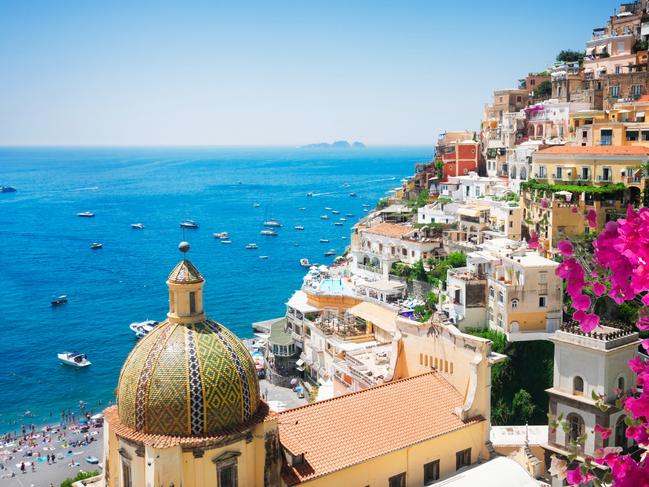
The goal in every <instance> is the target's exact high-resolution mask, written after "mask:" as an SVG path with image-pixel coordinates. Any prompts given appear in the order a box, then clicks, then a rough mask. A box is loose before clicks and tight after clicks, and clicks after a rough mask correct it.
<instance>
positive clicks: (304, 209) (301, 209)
mask: <svg viewBox="0 0 649 487" xmlns="http://www.w3.org/2000/svg"><path fill="white" fill-rule="evenodd" d="M298 210H300V211H306V208H298Z"/></svg>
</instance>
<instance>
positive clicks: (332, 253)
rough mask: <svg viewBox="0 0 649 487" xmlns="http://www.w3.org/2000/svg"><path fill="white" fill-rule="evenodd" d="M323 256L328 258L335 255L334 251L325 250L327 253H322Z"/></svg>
mask: <svg viewBox="0 0 649 487" xmlns="http://www.w3.org/2000/svg"><path fill="white" fill-rule="evenodd" d="M324 255H325V257H330V256H332V255H336V251H335V250H333V249H332V250H327V251H326V252H325V253H324Z"/></svg>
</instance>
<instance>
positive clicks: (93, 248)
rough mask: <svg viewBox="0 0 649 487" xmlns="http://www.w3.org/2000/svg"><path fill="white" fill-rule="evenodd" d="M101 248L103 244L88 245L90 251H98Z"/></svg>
mask: <svg viewBox="0 0 649 487" xmlns="http://www.w3.org/2000/svg"><path fill="white" fill-rule="evenodd" d="M103 246H104V244H103V243H99V242H93V243H91V244H90V248H91V249H92V250H97V249H100V248H102V247H103Z"/></svg>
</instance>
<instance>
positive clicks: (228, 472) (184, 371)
mask: <svg viewBox="0 0 649 487" xmlns="http://www.w3.org/2000/svg"><path fill="white" fill-rule="evenodd" d="M179 248H180V250H181V251H182V252H187V251H188V250H189V244H187V243H185V242H183V243H182V244H181V245H180V247H179ZM167 285H168V287H169V313H168V314H167V320H165V321H164V322H162V323H161V324H159V325H158V326H157V327H156V328H155V329H154V330H153V331H152V332H151V333H149V334H148V335H146V336H145V337H144V338H143V339H141V340H140V341H139V342H138V344H137V345H136V346H135V347H134V348H133V350H132V352H131V353H130V355H129V356H128V358H127V359H126V361H125V363H124V366H123V368H122V372H121V375H120V378H119V383H118V387H117V405H116V406H111V407H109V408H108V409H106V411H105V418H106V423H105V432H104V447H105V453H104V455H105V458H104V472H103V474H102V475H101V476H100V477H98V478H96V479H93V483H92V484H91V485H96V486H101V485H107V486H110V487H135V486H138V487H139V486H147V487H163V486H164V487H171V486H183V487H208V486H218V487H237V486H239V487H243V486H246V487H256V486H258V487H262V486H263V487H275V486H276V487H280V486H288V485H296V484H305V485H314V486H316V485H327V486H330V485H341V486H359V487H363V486H368V485H369V486H386V487H406V486H421V485H424V484H426V485H427V484H428V483H430V482H433V481H435V480H438V479H443V478H445V477H449V476H453V475H454V473H455V472H456V471H457V470H459V469H463V470H462V471H464V469H466V468H469V467H470V466H472V465H474V464H476V462H479V461H482V460H488V459H489V458H490V456H491V453H490V449H489V448H488V444H489V443H488V441H489V419H488V418H489V414H490V411H489V398H490V368H491V364H492V363H495V362H496V361H497V360H499V358H498V357H497V354H493V353H492V352H491V342H489V341H488V340H484V339H481V338H477V337H471V336H468V335H464V334H462V333H461V332H459V330H457V329H456V328H455V327H454V326H452V325H442V324H432V323H426V324H422V323H417V322H413V321H410V320H407V319H402V318H398V319H397V322H398V323H397V324H396V326H397V328H398V330H396V333H397V341H398V342H399V344H398V347H399V349H400V356H401V358H400V363H399V366H398V371H399V374H398V375H396V377H406V378H404V379H402V380H394V381H391V382H387V383H385V384H382V385H379V386H376V387H370V388H368V389H365V390H363V391H360V392H356V393H353V394H348V395H345V396H340V397H337V398H334V399H330V400H327V401H322V402H319V403H315V404H310V405H306V406H302V407H299V408H296V409H292V410H288V411H285V412H282V413H279V414H276V413H272V412H270V411H269V409H268V406H267V404H266V403H265V402H264V401H263V400H262V399H261V398H260V394H259V384H258V380H257V375H256V371H255V366H254V363H253V361H252V358H251V356H250V355H249V353H248V352H247V350H246V348H245V346H244V345H243V343H242V342H241V341H240V340H239V339H238V338H237V337H236V336H235V335H234V334H233V333H231V332H230V331H229V330H228V329H227V328H226V327H224V326H223V325H221V324H219V323H217V322H215V321H212V320H210V319H208V318H207V317H206V316H205V313H204V311H203V286H204V279H203V277H202V276H201V274H200V273H199V272H198V270H197V269H196V267H194V265H193V264H192V263H191V262H190V261H189V260H187V259H186V258H184V259H183V260H182V261H181V262H180V263H179V264H178V265H177V266H176V267H175V268H174V269H173V271H172V272H171V274H170V275H169V278H168V280H167ZM361 311H362V310H361ZM378 321H380V320H377V322H378ZM402 334H403V336H402ZM500 358H503V357H502V356H500ZM516 468H518V467H516ZM519 470H520V469H519ZM490 485H494V486H495V485H501V484H496V483H491V484H490ZM508 485H509V484H508ZM516 485H517V486H519V485H529V484H527V483H525V484H523V483H516Z"/></svg>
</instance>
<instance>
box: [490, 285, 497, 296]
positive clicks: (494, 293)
mask: <svg viewBox="0 0 649 487" xmlns="http://www.w3.org/2000/svg"><path fill="white" fill-rule="evenodd" d="M495 295H496V291H495V290H494V288H492V287H490V288H489V297H490V298H493V297H494V296H495Z"/></svg>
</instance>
